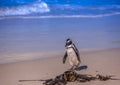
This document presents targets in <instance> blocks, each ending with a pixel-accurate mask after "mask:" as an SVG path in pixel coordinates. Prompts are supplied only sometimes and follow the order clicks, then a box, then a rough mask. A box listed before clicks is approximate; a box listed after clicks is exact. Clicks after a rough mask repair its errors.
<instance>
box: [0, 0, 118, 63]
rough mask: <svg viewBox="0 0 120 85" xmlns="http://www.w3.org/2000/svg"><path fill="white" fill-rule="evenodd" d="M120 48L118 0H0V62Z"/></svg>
mask: <svg viewBox="0 0 120 85" xmlns="http://www.w3.org/2000/svg"><path fill="white" fill-rule="evenodd" d="M67 38H71V39H72V40H73V42H74V43H75V45H76V47H77V48H78V49H79V50H80V52H82V51H96V50H103V49H110V48H120V1H119V0H6V1H5V0H0V64H4V63H12V62H20V61H27V60H36V59H41V58H46V57H53V56H58V57H62V56H64V52H65V40H66V39H67Z"/></svg>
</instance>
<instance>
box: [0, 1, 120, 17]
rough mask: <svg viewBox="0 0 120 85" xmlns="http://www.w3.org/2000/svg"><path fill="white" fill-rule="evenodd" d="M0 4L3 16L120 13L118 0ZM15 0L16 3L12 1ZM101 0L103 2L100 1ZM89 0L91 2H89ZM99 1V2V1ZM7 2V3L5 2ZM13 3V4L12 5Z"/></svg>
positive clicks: (63, 15)
mask: <svg viewBox="0 0 120 85" xmlns="http://www.w3.org/2000/svg"><path fill="white" fill-rule="evenodd" d="M8 1H11V3H8V2H5V1H4V4H0V19H1V18H16V17H17V18H61V17H66V18H69V17H83V18H84V17H85V18H86V17H90V18H95V17H105V16H113V15H119V14H120V3H119V2H118V1H117V0H111V1H109V3H108V0H105V1H104V2H102V1H101V0H98V1H95V0H91V1H86V2H85V1H84V0H81V1H79V0H8ZM12 1H15V3H12ZM100 1H101V2H100ZM88 2H89V3H88ZM98 2H99V3H98ZM5 3H6V4H5ZM11 4H12V5H11Z"/></svg>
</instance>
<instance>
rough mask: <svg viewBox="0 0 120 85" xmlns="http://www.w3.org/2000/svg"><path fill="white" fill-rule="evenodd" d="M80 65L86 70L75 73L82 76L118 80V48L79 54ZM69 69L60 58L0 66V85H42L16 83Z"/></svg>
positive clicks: (97, 84)
mask: <svg viewBox="0 0 120 85" xmlns="http://www.w3.org/2000/svg"><path fill="white" fill-rule="evenodd" d="M81 61H82V63H81V65H87V66H88V69H87V70H82V71H77V72H78V73H82V74H84V73H85V74H92V75H96V74H97V73H100V74H104V75H115V76H116V77H117V78H120V48H115V49H108V50H101V51H91V52H81ZM69 68H70V65H69V64H68V61H67V62H66V64H62V56H58V57H53V58H46V59H40V60H34V61H26V62H18V63H12V64H1V65H0V85H42V82H39V81H33V82H18V80H29V79H30V80H31V79H49V78H54V77H55V76H56V75H59V74H61V73H63V72H64V71H66V70H67V69H69ZM67 85H120V80H108V81H91V82H86V83H78V82H72V83H68V84H67Z"/></svg>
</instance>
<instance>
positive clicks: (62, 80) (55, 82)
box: [19, 70, 120, 85]
mask: <svg viewBox="0 0 120 85" xmlns="http://www.w3.org/2000/svg"><path fill="white" fill-rule="evenodd" d="M112 77H113V76H110V75H109V76H103V75H100V74H97V75H96V76H92V75H89V74H78V73H76V72H75V71H74V70H69V71H65V72H64V73H63V74H60V75H58V76H56V77H55V78H51V79H45V80H19V82H24V81H43V85H66V84H67V83H68V82H76V81H77V82H90V81H91V80H100V81H107V80H120V79H115V78H112Z"/></svg>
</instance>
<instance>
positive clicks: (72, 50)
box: [63, 39, 81, 70]
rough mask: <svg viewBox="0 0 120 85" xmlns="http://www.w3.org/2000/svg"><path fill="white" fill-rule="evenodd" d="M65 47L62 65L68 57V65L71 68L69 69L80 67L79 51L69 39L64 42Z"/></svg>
mask: <svg viewBox="0 0 120 85" xmlns="http://www.w3.org/2000/svg"><path fill="white" fill-rule="evenodd" d="M65 47H66V52H65V55H64V57H63V64H64V63H65V61H66V58H67V57H68V58H69V63H70V65H71V66H72V68H71V69H72V70H73V69H74V68H75V67H78V66H79V65H80V62H81V61H80V55H79V51H78V49H77V48H76V46H75V45H74V43H73V42H72V40H71V39H67V40H66V45H65Z"/></svg>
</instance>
